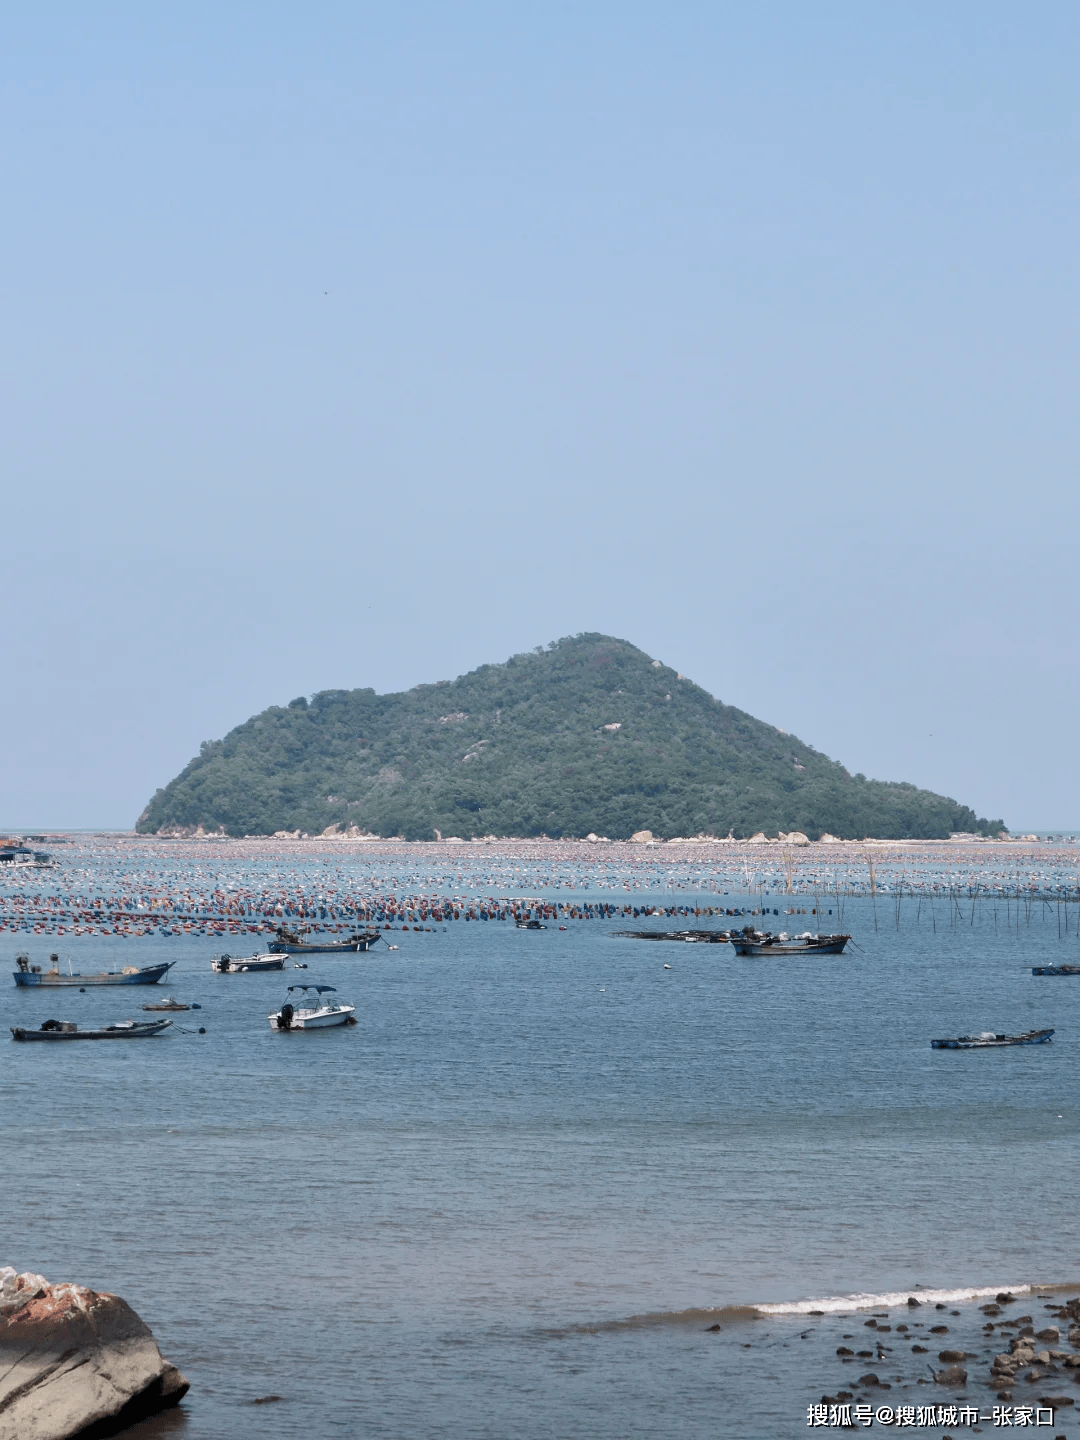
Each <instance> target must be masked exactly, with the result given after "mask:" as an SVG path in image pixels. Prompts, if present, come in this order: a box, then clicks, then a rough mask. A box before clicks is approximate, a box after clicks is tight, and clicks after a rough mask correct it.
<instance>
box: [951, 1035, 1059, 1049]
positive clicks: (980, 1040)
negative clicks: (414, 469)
mask: <svg viewBox="0 0 1080 1440" xmlns="http://www.w3.org/2000/svg"><path fill="white" fill-rule="evenodd" d="M1053 1033H1054V1032H1053V1030H1026V1031H1025V1032H1024V1034H1023V1035H995V1034H994V1032H993V1030H984V1031H983V1032H982V1034H981V1035H958V1036H957V1037H956V1039H955V1040H931V1041H930V1048H931V1050H1000V1049H1002V1048H1003V1047H1004V1046H1006V1045H1048V1044H1049V1043H1050V1037H1051V1035H1053Z"/></svg>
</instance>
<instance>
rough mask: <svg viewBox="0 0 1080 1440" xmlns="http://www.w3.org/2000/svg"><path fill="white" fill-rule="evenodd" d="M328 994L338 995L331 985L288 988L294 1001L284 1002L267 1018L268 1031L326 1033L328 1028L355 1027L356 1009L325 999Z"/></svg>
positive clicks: (352, 1006) (291, 986)
mask: <svg viewBox="0 0 1080 1440" xmlns="http://www.w3.org/2000/svg"><path fill="white" fill-rule="evenodd" d="M327 993H329V994H336V993H337V992H336V991H335V989H334V986H333V985H290V986H289V994H290V996H295V997H296V998H295V1001H293V1000H292V999H289V1000H286V1001H285V1004H284V1005H282V1007H281V1009H280V1010H278V1011H276V1012H275V1013H274V1014H273V1015H268V1016H267V1017H266V1018H267V1019H268V1020H269V1021H270V1029H271V1030H325V1029H326V1028H327V1027H328V1026H330V1025H349V1024H354V1025H355V1023H356V1021H355V1020H354V1019H353V1015H354V1014H355V1012H356V1006H355V1005H342V1004H339V1003H338V1002H336V1001H334V1000H327V999H325V998H324V997H325V996H326V995H327Z"/></svg>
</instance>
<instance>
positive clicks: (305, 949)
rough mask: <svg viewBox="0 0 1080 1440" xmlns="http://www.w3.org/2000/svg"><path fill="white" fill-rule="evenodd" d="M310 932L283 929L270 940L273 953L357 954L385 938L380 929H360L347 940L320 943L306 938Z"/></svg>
mask: <svg viewBox="0 0 1080 1440" xmlns="http://www.w3.org/2000/svg"><path fill="white" fill-rule="evenodd" d="M310 933H311V932H310V931H307V930H305V931H303V932H302V933H297V931H295V930H285V929H281V930H279V931H278V932H277V939H276V940H271V941H270V945H269V949H270V953H271V954H272V955H342V954H353V955H355V954H360V953H362V952H363V951H365V950H370V949H371V947H372V945H374V944H375V942H376V941H377V940H381V939H382V938H383V937H382V932H381V931H379V930H362V931H359V930H358V931H357V932H356V933H355V934H353V935H350V936H349V938H348V939H347V940H328V941H326V942H325V944H320V942H319V941H317V940H316V941H312V940H308V939H305V938H304V936H306V935H309V934H310Z"/></svg>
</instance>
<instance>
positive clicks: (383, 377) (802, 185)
mask: <svg viewBox="0 0 1080 1440" xmlns="http://www.w3.org/2000/svg"><path fill="white" fill-rule="evenodd" d="M1078 39H1080V10H1078V9H1077V7H1076V6H1075V5H1072V4H1067V3H1054V0H1047V3H1041V4H1038V5H1032V6H1018V5H1016V4H1013V3H1010V4H1005V3H999V0H979V3H972V0H957V3H954V4H951V5H949V6H945V7H943V6H940V5H938V4H930V3H911V4H905V5H894V6H867V5H865V4H861V3H829V0H821V3H818V4H815V5H806V4H804V3H768V0H764V3H760V4H754V5H745V4H739V5H736V4H723V3H709V4H687V3H681V4H680V3H678V0H675V3H671V0H668V3H665V4H663V5H661V4H657V3H651V4H644V3H633V0H620V3H618V4H615V3H599V0H598V3H588V0H584V3H580V0H579V3H575V4H573V5H570V4H560V3H552V4H547V5H543V6H523V5H511V4H483V3H461V4H425V3H407V0H406V3H401V4H393V5H391V4H386V3H382V4H363V3H351V4H344V3H330V0H305V3H304V4H303V5H300V4H295V3H294V4H280V3H278V4H275V3H272V0H260V3H259V4H254V3H251V4H241V3H230V0H216V3H214V4H200V3H190V0H189V3H186V4H184V5H182V6H180V5H176V6H146V5H136V4H133V3H117V4H112V5H107V4H106V5H102V4H96V3H94V0H80V3H77V4H76V3H71V4H50V3H49V0H39V3H35V4H33V5H29V4H18V3H15V4H9V5H7V6H5V7H3V9H2V10H0V124H2V127H3V133H4V136H5V143H4V147H3V152H2V158H0V167H2V193H3V223H2V225H0V304H2V312H0V321H2V323H0V367H2V372H3V373H2V385H0V407H2V411H0V422H2V432H3V472H2V473H3V493H2V496H0V524H2V527H3V537H4V543H3V559H4V567H3V569H4V585H3V594H4V605H3V622H2V635H3V655H4V674H5V676H6V678H7V684H6V686H5V687H4V704H3V707H2V718H0V725H2V729H3V734H2V747H0V755H2V759H0V821H2V822H4V823H6V824H12V825H16V824H24V825H31V824H33V825H41V826H62V825H72V826H94V825H103V826H105V825H108V826H127V825H130V824H133V823H134V821H135V819H136V817H137V815H138V814H139V811H140V810H141V809H142V807H143V805H144V804H145V802H146V801H147V799H148V798H149V796H150V795H151V794H152V792H153V791H154V790H155V789H156V788H157V787H158V786H159V785H162V784H164V783H165V782H166V781H167V780H168V779H170V778H171V777H172V776H173V775H174V774H175V773H176V772H177V771H178V770H179V769H180V768H181V767H182V766H183V765H184V764H185V763H186V762H187V760H188V759H189V758H190V757H191V756H192V755H193V754H194V753H195V752H196V751H197V750H198V746H199V742H200V741H202V740H204V739H210V738H214V737H217V736H220V735H222V734H224V733H225V732H226V731H227V730H229V729H230V728H231V727H232V726H233V725H235V724H238V723H239V722H241V721H242V720H244V719H246V718H247V717H248V716H249V715H250V714H252V713H253V712H255V711H257V710H260V709H262V708H263V707H265V706H266V705H268V704H274V703H285V702H286V701H288V700H290V699H291V698H293V697H294V696H295V695H298V694H303V693H307V694H310V693H311V692H313V691H315V690H319V689H328V688H351V687H353V686H361V685H371V686H374V687H375V688H376V689H377V690H378V691H380V692H382V691H388V690H398V689H403V688H406V687H408V686H410V685H414V684H417V683H419V682H422V681H431V680H435V679H441V678H451V677H453V676H455V675H458V674H461V673H463V672H464V671H467V670H470V669H473V668H474V667H475V666H477V665H479V664H482V663H484V662H486V661H493V660H502V659H505V658H506V657H507V656H508V655H510V654H512V653H514V652H516V651H520V650H524V649H529V648H531V647H532V646H534V645H537V644H542V643H545V642H547V641H549V640H552V639H555V638H557V637H559V636H562V635H567V634H573V633H577V632H579V631H582V630H599V631H604V632H607V633H610V634H614V635H618V636H620V637H623V638H625V639H628V640H630V641H632V642H634V643H635V644H637V645H640V646H641V647H642V648H643V649H644V650H646V651H647V652H648V653H649V654H650V655H653V656H656V657H659V658H661V659H662V660H664V661H665V662H666V663H668V664H671V665H674V666H677V667H678V668H679V669H680V670H682V671H684V672H685V673H686V674H688V675H689V676H691V677H692V678H693V679H695V680H696V681H698V682H699V683H700V684H702V685H704V686H705V687H706V688H707V689H709V690H710V691H711V692H712V693H713V694H715V695H718V696H719V697H720V698H721V699H723V700H725V701H727V702H729V703H731V704H735V705H738V706H740V707H742V708H743V709H745V710H748V711H750V712H751V713H752V714H754V715H757V716H759V717H761V718H762V719H764V720H767V721H770V722H771V723H773V724H776V725H779V726H782V727H784V728H785V729H787V730H790V731H792V732H794V733H796V734H798V735H799V736H800V737H801V738H802V739H803V740H805V741H807V742H809V743H810V744H812V745H814V746H816V747H817V748H818V749H819V750H823V751H825V752H826V753H827V754H830V755H832V756H833V757H835V758H837V759H839V760H842V761H843V762H844V763H845V764H846V765H847V766H848V767H849V768H850V769H851V770H853V771H855V770H861V771H864V772H865V773H866V774H868V775H871V776H874V777H876V778H882V779H906V780H911V781H914V782H915V783H917V784H919V785H925V786H928V787H930V788H932V789H934V790H939V791H943V792H945V793H947V794H950V795H953V796H955V797H956V798H957V799H959V800H961V801H963V802H965V803H968V804H971V805H972V806H973V807H974V808H975V809H976V810H977V811H978V812H979V813H980V814H983V815H988V816H999V815H1003V816H1004V818H1005V820H1006V823H1008V824H1010V825H1013V826H1014V827H1015V826H1017V825H1021V826H1027V825H1032V824H1039V825H1043V826H1054V825H1060V826H1067V825H1073V824H1077V823H1080V768H1078V767H1077V766H1076V765H1074V763H1073V755H1072V746H1073V744H1074V743H1075V737H1076V733H1077V712H1078V698H1080V696H1078V690H1080V682H1078V676H1077V664H1076V653H1075V652H1076V644H1075V639H1076V633H1077V604H1078V595H1077V584H1076V575H1077V569H1076V564H1075V560H1074V556H1075V553H1076V548H1077V544H1078V543H1080V530H1078V524H1077V522H1078V518H1080V516H1078V510H1080V496H1078V486H1077V447H1078V438H1080V435H1078V430H1080V410H1078V406H1077V403H1076V389H1077V358H1078V356H1077V351H1078V343H1077V297H1078V274H1077V267H1078V255H1080V250H1078V247H1077V238H1078V237H1077V218H1078V195H1077V166H1076V156H1077V153H1078V140H1080V136H1078V123H1077V122H1078V100H1077V86H1076V73H1077V61H1078V58H1080V57H1078V43H1077V42H1078Z"/></svg>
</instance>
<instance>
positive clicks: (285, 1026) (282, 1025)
mask: <svg viewBox="0 0 1080 1440" xmlns="http://www.w3.org/2000/svg"><path fill="white" fill-rule="evenodd" d="M292 1017H293V1007H292V1005H290V1003H289V1002H288V1000H286V1001H285V1004H284V1005H282V1007H281V1013H280V1015H279V1016H278V1029H279V1030H289V1029H291V1028H292Z"/></svg>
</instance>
